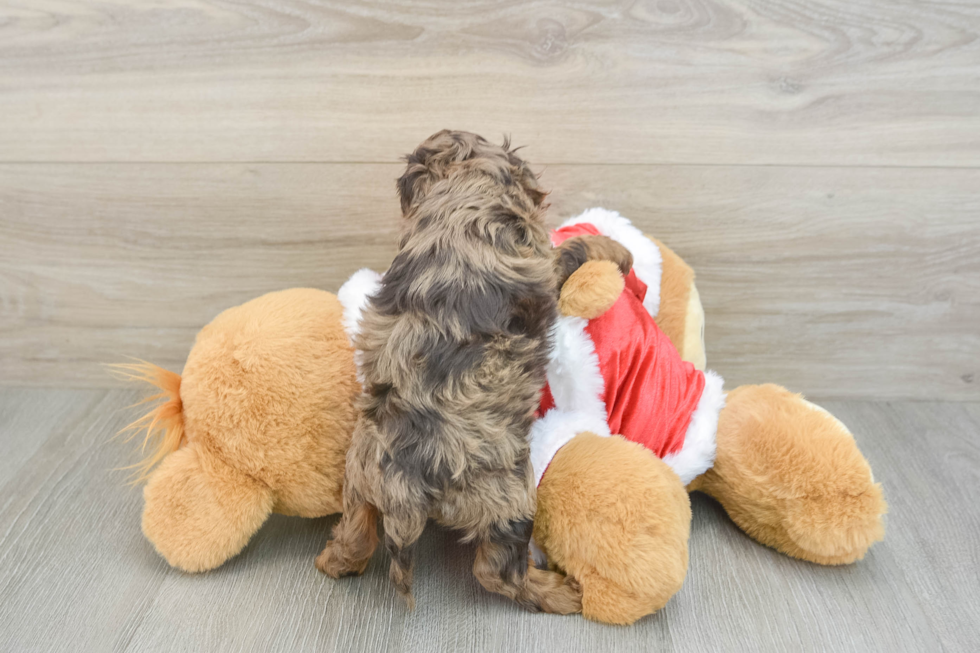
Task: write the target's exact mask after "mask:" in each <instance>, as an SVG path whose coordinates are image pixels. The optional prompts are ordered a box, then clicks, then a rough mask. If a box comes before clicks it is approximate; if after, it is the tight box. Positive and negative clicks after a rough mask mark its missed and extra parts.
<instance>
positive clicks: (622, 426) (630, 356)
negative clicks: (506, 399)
mask: <svg viewBox="0 0 980 653" xmlns="http://www.w3.org/2000/svg"><path fill="white" fill-rule="evenodd" d="M583 233H591V234H597V233H599V232H598V230H596V229H595V227H594V226H592V225H590V224H582V225H574V226H573V227H566V228H564V229H561V230H558V232H552V242H553V243H556V244H557V243H560V242H561V241H563V240H565V239H566V238H570V237H572V236H578V235H581V234H583ZM630 276H631V277H633V278H634V279H635V282H634V283H632V284H628V285H627V288H626V290H624V291H623V294H622V295H620V296H619V299H617V300H616V302H615V303H614V304H613V306H612V308H610V309H609V310H608V311H606V312H605V313H604V314H602V315H600V316H599V317H597V318H595V319H593V320H590V321H589V323H588V325H587V326H586V328H585V330H586V332H587V333H588V334H589V336H591V338H592V342H593V343H594V345H595V350H596V354H597V356H598V358H599V370H600V372H601V373H602V377H603V381H604V383H605V389H604V393H603V397H602V398H603V400H604V401H605V404H606V411H607V413H608V422H609V430H610V431H611V432H612V433H618V434H620V435H622V436H623V437H625V438H626V439H627V440H632V441H633V442H637V443H639V444H642V445H643V446H645V447H647V448H648V449H650V450H651V451H653V453H654V454H656V455H657V456H658V457H661V458H662V457H664V456H665V455H667V454H670V453H675V452H677V451H679V450H680V449H681V447H682V446H683V445H684V436H685V434H686V432H687V427H688V426H689V425H690V423H691V416H692V415H693V414H694V411H695V409H696V408H697V405H698V401H699V400H700V399H701V393H702V391H703V390H704V374H703V373H702V372H700V371H699V370H697V369H695V367H694V365H692V364H691V363H688V362H686V361H683V360H681V357H680V354H678V352H677V349H675V348H674V345H673V343H671V342H670V339H669V338H668V337H667V336H666V335H664V333H663V331H661V330H660V327H658V326H657V324H656V322H654V320H653V318H652V317H651V316H650V314H649V313H648V312H647V310H646V309H645V308H644V307H643V296H644V295H645V294H646V285H644V284H643V282H641V281H640V280H639V279H636V275H634V274H633V272H632V271H631V272H630ZM641 286H642V287H641ZM554 405H555V403H554V398H553V397H552V395H551V391H550V389H549V388H548V387H545V389H544V391H543V392H542V401H541V408H540V413H541V414H543V413H545V412H546V411H547V410H548V409H550V408H552V407H554Z"/></svg>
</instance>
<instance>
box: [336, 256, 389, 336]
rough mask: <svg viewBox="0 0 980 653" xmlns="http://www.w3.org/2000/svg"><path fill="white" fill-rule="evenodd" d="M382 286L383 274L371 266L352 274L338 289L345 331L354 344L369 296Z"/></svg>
mask: <svg viewBox="0 0 980 653" xmlns="http://www.w3.org/2000/svg"><path fill="white" fill-rule="evenodd" d="M380 287H381V275H380V274H378V273H377V272H375V271H374V270H371V269H369V268H362V269H360V270H358V271H357V272H355V273H354V274H352V275H351V277H350V279H348V280H347V281H345V282H344V285H342V286H341V287H340V290H338V291H337V299H339V300H340V304H341V306H343V307H344V319H343V324H344V331H346V332H347V339H348V340H350V341H351V343H352V344H353V341H354V336H356V335H357V334H358V332H359V331H360V328H359V324H358V323H359V322H360V321H361V311H363V310H364V307H365V306H367V302H368V297H370V296H371V295H373V294H374V293H376V292H377V291H378V288H380Z"/></svg>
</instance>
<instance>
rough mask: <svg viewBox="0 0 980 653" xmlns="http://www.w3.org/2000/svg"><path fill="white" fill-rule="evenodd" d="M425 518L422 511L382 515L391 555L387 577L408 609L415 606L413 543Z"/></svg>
mask: <svg viewBox="0 0 980 653" xmlns="http://www.w3.org/2000/svg"><path fill="white" fill-rule="evenodd" d="M427 518H428V516H427V515H426V514H425V513H424V512H417V513H414V514H405V513H402V514H385V515H384V527H385V549H387V550H388V555H390V556H391V567H390V569H389V572H388V577H389V578H390V579H391V582H392V583H393V584H394V586H395V589H396V590H398V593H399V594H401V595H402V597H404V599H405V601H406V603H407V604H408V609H409V610H412V609H414V608H415V598H414V597H413V596H412V577H413V572H414V568H415V545H416V543H417V542H418V539H419V537H420V536H421V535H422V531H423V530H424V529H425V523H426V521H427Z"/></svg>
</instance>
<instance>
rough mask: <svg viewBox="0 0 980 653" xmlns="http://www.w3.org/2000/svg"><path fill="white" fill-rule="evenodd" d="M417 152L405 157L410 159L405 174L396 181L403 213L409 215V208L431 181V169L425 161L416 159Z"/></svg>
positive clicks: (423, 192)
mask: <svg viewBox="0 0 980 653" xmlns="http://www.w3.org/2000/svg"><path fill="white" fill-rule="evenodd" d="M417 152H418V150H416V152H413V153H412V154H409V155H408V156H407V157H405V160H406V161H408V166H407V167H406V168H405V174H403V175H402V176H401V177H399V178H398V181H397V182H395V185H396V187H397V188H398V199H399V200H401V205H402V215H408V211H409V209H411V208H412V205H413V204H415V198H416V197H418V196H421V195H424V194H425V191H426V190H427V189H428V186H429V184H430V183H431V180H430V175H429V169H428V168H427V167H426V166H425V164H424V163H420V162H418V161H417V160H415V159H414V157H415V154H416V153H417Z"/></svg>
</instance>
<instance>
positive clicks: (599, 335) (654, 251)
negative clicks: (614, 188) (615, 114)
mask: <svg viewBox="0 0 980 653" xmlns="http://www.w3.org/2000/svg"><path fill="white" fill-rule="evenodd" d="M583 234H605V235H607V236H610V237H612V238H614V239H615V240H617V241H619V242H620V243H622V244H623V245H625V246H626V247H627V248H629V249H630V250H631V252H632V253H633V255H634V269H633V270H632V271H631V272H630V274H629V275H628V276H627V278H626V288H625V289H624V291H623V293H622V295H620V297H619V299H617V300H616V302H615V303H614V304H613V306H612V307H611V308H610V309H609V310H608V311H607V312H606V313H604V314H603V315H601V316H599V317H597V318H595V319H593V320H589V321H586V320H584V319H582V318H570V317H564V318H561V320H560V321H559V324H558V326H557V328H556V335H555V351H554V353H553V356H552V361H551V364H550V365H549V368H548V385H547V387H546V388H545V390H544V392H543V395H542V402H541V410H540V414H541V418H540V419H539V420H538V422H537V423H536V424H535V426H534V428H533V429H532V432H531V461H532V464H533V465H534V469H535V473H536V476H537V479H538V482H540V480H541V477H542V476H543V474H544V472H545V470H546V469H547V465H548V463H549V462H550V461H551V459H552V458H553V457H554V455H555V453H557V451H558V449H560V448H561V446H562V445H564V444H565V443H566V442H568V441H569V440H570V439H571V438H572V437H574V436H575V434H576V433H579V432H582V431H591V432H594V433H596V434H598V435H609V434H610V433H615V434H619V435H622V436H623V437H625V438H626V439H627V440H631V441H633V442H637V443H639V444H642V445H643V446H645V447H647V448H648V449H650V450H651V451H652V452H653V453H654V454H655V455H657V457H659V458H662V459H663V460H664V461H665V462H667V464H668V465H670V466H671V467H672V468H673V469H674V471H675V472H677V474H678V476H680V477H681V480H682V481H683V482H684V483H685V484H686V483H689V482H690V481H691V480H693V479H694V478H695V477H696V476H697V475H699V474H701V473H702V472H704V471H705V470H707V469H708V468H709V467H710V466H711V464H712V463H713V462H714V450H715V446H714V444H715V442H714V437H715V430H716V428H717V422H718V413H719V411H720V410H721V407H722V406H723V404H724V395H723V393H722V390H721V386H722V381H721V378H720V377H718V376H717V375H716V374H714V373H712V372H708V373H704V372H701V371H700V370H697V369H695V367H694V365H692V364H691V363H688V362H686V361H683V360H681V357H680V355H679V354H678V352H677V350H676V348H674V346H673V344H672V343H671V342H670V339H669V338H667V336H666V335H665V334H664V333H663V332H662V331H661V330H660V328H659V327H658V326H657V324H656V322H655V321H654V319H653V318H654V315H656V310H658V309H659V293H657V294H656V296H655V297H650V296H649V295H650V294H651V288H650V287H651V285H652V283H656V290H659V284H660V251H659V249H658V248H657V246H656V244H655V243H653V242H652V241H650V240H649V239H648V238H646V237H645V236H643V235H642V234H641V233H640V232H639V231H637V230H636V229H635V228H634V227H633V226H632V225H630V224H629V221H627V220H626V219H625V218H623V217H621V216H619V215H618V214H616V213H612V212H609V211H604V210H601V209H593V210H591V211H589V212H587V213H586V214H583V215H582V216H580V217H579V218H574V219H572V220H570V221H569V222H567V223H566V224H565V225H563V226H562V227H561V228H560V229H557V230H555V231H554V232H553V233H552V243H553V244H554V245H556V246H557V245H558V244H560V243H561V242H562V241H564V240H565V239H567V238H571V237H573V236H579V235H583ZM651 300H652V301H651Z"/></svg>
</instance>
